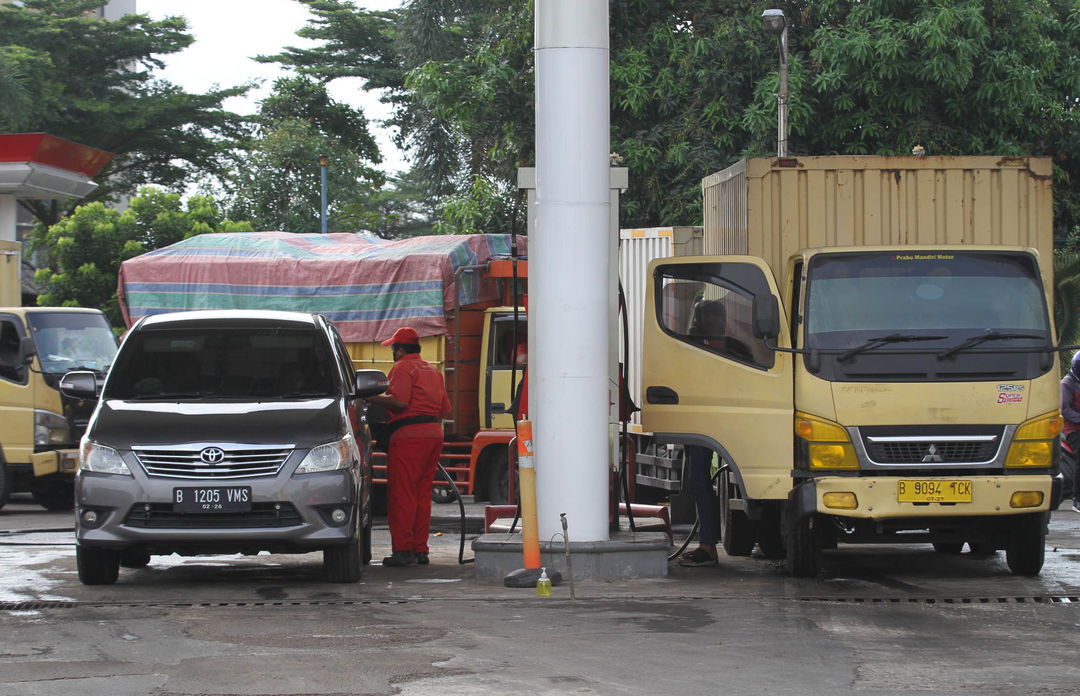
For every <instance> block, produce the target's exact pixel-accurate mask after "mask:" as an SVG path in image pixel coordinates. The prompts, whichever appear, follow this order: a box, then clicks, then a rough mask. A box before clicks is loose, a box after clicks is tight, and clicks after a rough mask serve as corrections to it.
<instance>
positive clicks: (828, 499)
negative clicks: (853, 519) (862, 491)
mask: <svg viewBox="0 0 1080 696" xmlns="http://www.w3.org/2000/svg"><path fill="white" fill-rule="evenodd" d="M821 502H823V503H824V504H825V507H827V508H832V509H834V510H854V509H855V508H857V507H859V499H858V498H856V497H855V494H854V493H851V492H850V491H843V492H840V493H826V494H825V495H824V496H822V498H821Z"/></svg>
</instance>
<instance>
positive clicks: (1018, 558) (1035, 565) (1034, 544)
mask: <svg viewBox="0 0 1080 696" xmlns="http://www.w3.org/2000/svg"><path fill="white" fill-rule="evenodd" d="M1045 558H1046V515H1045V514H1043V513H1041V512H1038V513H1035V514H1033V515H1021V516H1019V517H1018V518H1017V519H1016V521H1015V522H1014V523H1013V528H1012V530H1011V531H1010V532H1009V541H1008V545H1007V546H1006V547H1005V562H1006V563H1008V565H1009V570H1011V571H1012V572H1013V575H1027V576H1035V575H1038V574H1039V571H1041V570H1042V566H1043V560H1044V559H1045Z"/></svg>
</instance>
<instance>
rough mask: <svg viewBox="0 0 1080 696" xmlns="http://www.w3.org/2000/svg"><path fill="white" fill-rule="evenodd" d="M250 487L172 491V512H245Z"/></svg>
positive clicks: (248, 500) (204, 487) (202, 487)
mask: <svg viewBox="0 0 1080 696" xmlns="http://www.w3.org/2000/svg"><path fill="white" fill-rule="evenodd" d="M249 510H251V486H199V487H185V488H174V489H173V512H247V511H249Z"/></svg>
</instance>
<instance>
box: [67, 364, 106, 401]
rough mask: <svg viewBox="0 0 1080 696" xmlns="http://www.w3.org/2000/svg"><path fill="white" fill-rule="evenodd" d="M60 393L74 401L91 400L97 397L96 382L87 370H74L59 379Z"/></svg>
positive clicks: (94, 377) (95, 378)
mask: <svg viewBox="0 0 1080 696" xmlns="http://www.w3.org/2000/svg"><path fill="white" fill-rule="evenodd" d="M60 393H61V394H66V395H67V396H70V397H73V398H76V399H93V398H96V397H97V395H98V381H97V377H96V376H95V375H94V373H93V372H90V371H89V370H75V371H74V372H69V373H67V374H66V375H64V376H63V377H61V378H60Z"/></svg>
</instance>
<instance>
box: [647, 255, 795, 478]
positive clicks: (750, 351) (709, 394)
mask: <svg viewBox="0 0 1080 696" xmlns="http://www.w3.org/2000/svg"><path fill="white" fill-rule="evenodd" d="M648 278H649V281H648V288H647V291H646V299H645V320H644V322H643V328H644V345H643V355H642V392H643V399H642V400H643V401H644V403H643V404H642V426H643V428H644V429H645V430H648V431H651V432H653V433H656V434H657V436H658V437H660V438H661V439H663V440H668V441H674V442H680V441H681V442H689V443H695V444H701V445H706V446H710V447H712V448H714V449H716V450H717V451H719V452H720V455H721V456H722V457H723V458H724V460H725V461H726V462H727V463H728V464H729V465H731V466H732V468H733V471H734V472H735V474H736V476H737V477H738V478H739V480H741V481H742V483H743V486H744V490H745V491H746V494H747V497H749V498H758V499H768V498H773V499H779V498H785V497H786V496H787V491H788V489H789V488H790V487H791V468H792V462H793V458H792V451H793V434H792V422H793V400H794V399H793V391H792V389H793V387H792V385H793V382H792V364H793V363H792V359H791V355H790V354H789V353H784V352H780V351H776V350H773V349H772V348H770V347H769V345H773V346H780V347H788V346H790V345H791V343H790V340H789V337H788V329H787V327H786V326H785V322H783V321H780V322H779V336H777V337H774V338H768V339H766V338H764V337H761V336H756V335H755V331H754V316H755V315H754V311H755V299H756V300H757V302H758V303H763V302H769V303H771V302H773V301H774V299H775V301H776V302H777V303H778V304H779V293H778V292H777V289H776V284H775V281H774V280H773V275H772V272H771V271H770V270H769V268H768V267H767V266H766V265H765V263H764V261H762V260H761V259H757V258H754V257H748V256H711V257H681V258H677V259H672V258H666V259H657V260H655V261H653V262H652V263H651V264H650V265H649V275H648ZM781 314H783V312H782V311H781Z"/></svg>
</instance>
